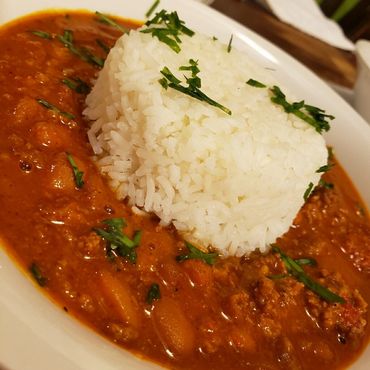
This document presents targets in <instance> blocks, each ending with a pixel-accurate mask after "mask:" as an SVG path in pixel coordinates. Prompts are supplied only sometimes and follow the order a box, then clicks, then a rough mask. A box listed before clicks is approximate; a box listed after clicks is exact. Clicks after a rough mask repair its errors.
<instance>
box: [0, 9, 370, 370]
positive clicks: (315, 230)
mask: <svg viewBox="0 0 370 370" xmlns="http://www.w3.org/2000/svg"><path fill="white" fill-rule="evenodd" d="M122 24H124V25H125V26H128V27H136V26H137V25H135V24H133V23H129V22H127V21H126V22H122ZM65 30H72V31H73V32H72V42H73V45H74V46H76V47H78V48H79V49H78V50H79V51H80V55H78V53H75V52H74V51H73V50H71V48H70V47H68V45H67V46H66V43H65V42H64V43H63V42H61V40H60V37H58V35H59V36H62V38H63V37H64V40H65V38H67V39H69V40H71V38H70V37H71V33H70V32H69V31H68V32H67V33H66V32H65ZM33 31H37V32H33ZM39 31H42V32H43V33H40V32H39ZM120 34H121V32H120V31H119V30H118V29H115V28H114V27H111V26H109V25H107V24H103V23H101V22H98V21H97V19H96V16H94V15H91V14H88V13H79V12H69V13H68V14H61V13H45V14H37V15H33V16H29V17H26V18H23V19H21V20H18V21H16V22H13V23H11V24H9V25H7V26H5V27H3V28H2V29H1V31H0V97H1V102H2V103H1V109H0V122H1V124H0V146H1V152H0V172H1V173H2V174H3V175H2V176H1V177H0V197H1V209H0V235H1V237H2V239H3V241H4V245H5V247H6V249H7V251H8V252H9V253H10V254H11V255H12V256H14V258H15V259H16V261H17V262H19V264H20V265H21V266H22V267H23V268H25V269H27V270H30V271H32V273H33V275H34V277H35V278H36V279H37V281H38V282H39V284H40V285H42V286H43V290H44V291H45V292H46V293H47V294H49V295H50V296H52V297H53V298H54V299H55V301H56V302H57V303H58V304H60V306H61V307H63V308H64V310H65V311H67V312H68V314H71V315H74V316H75V317H77V318H79V319H80V320H81V321H83V322H84V323H86V324H88V325H89V326H91V327H92V328H94V329H95V330H96V331H97V332H99V333H101V334H103V335H104V336H105V337H107V338H109V339H110V340H112V341H114V342H115V343H117V344H119V345H120V346H122V347H123V348H126V349H128V350H130V351H132V352H134V353H137V354H140V355H141V356H145V357H146V358H148V359H151V360H152V361H155V362H158V363H160V364H163V365H164V366H167V367H169V368H173V369H189V370H190V369H198V370H199V369H205V368H207V369H215V370H216V369H227V370H230V369H263V370H267V369H292V370H293V369H294V370H299V369H318V368H323V369H343V368H345V367H346V366H348V365H349V364H350V363H351V362H353V361H354V360H355V359H356V358H357V357H358V355H359V354H360V352H361V351H362V350H363V349H364V347H365V346H366V344H367V342H368V337H369V329H368V324H367V323H368V319H369V308H368V303H369V302H370V284H369V274H370V238H369V236H370V225H369V218H368V215H367V213H366V210H365V209H364V207H363V205H362V203H361V201H360V200H359V197H358V195H357V193H356V191H355V190H354V188H353V186H352V184H351V182H350V180H349V179H348V178H347V176H346V175H345V173H344V171H343V170H342V169H341V167H340V165H339V164H338V163H335V166H334V167H333V168H332V169H331V170H330V171H329V172H328V173H327V174H325V175H324V176H323V178H324V179H325V181H326V183H332V184H333V186H321V187H317V188H316V190H315V191H314V192H313V193H312V195H311V196H310V198H309V199H308V201H307V202H306V204H305V205H304V207H303V208H302V209H301V211H300V212H299V214H298V216H297V217H296V219H295V222H294V225H293V226H292V227H291V229H290V230H289V232H288V233H286V234H285V235H284V236H282V237H281V238H280V239H279V240H278V241H277V244H278V246H279V247H280V248H281V250H283V251H284V253H286V254H287V255H289V256H291V257H292V258H313V259H314V260H315V261H316V262H317V265H316V266H310V265H307V266H304V270H305V272H306V273H307V275H309V276H310V277H311V278H313V279H315V281H317V282H319V283H320V284H321V285H322V286H325V287H326V288H328V289H330V290H331V291H332V292H334V293H336V294H337V295H339V296H340V297H342V298H343V299H344V300H345V302H344V303H330V302H327V301H326V300H324V299H322V298H321V297H319V296H318V295H317V294H315V293H314V292H312V291H311V290H309V289H307V287H306V286H305V285H304V284H303V283H301V282H300V281H298V280H297V279H296V278H295V277H294V276H292V275H291V274H289V273H288V271H287V268H286V265H285V264H284V262H283V261H282V259H281V258H280V256H279V255H278V254H276V253H272V252H270V253H268V254H261V253H259V252H258V251H256V252H254V253H252V254H251V255H249V256H248V257H243V258H236V257H230V258H225V259H218V260H217V262H216V263H215V264H214V265H210V264H207V263H205V262H204V261H202V260H196V259H188V260H185V261H182V262H179V261H178V260H176V257H177V256H178V255H181V254H184V253H186V247H185V246H184V242H183V241H182V239H181V238H180V237H179V236H178V235H177V233H176V231H175V230H174V229H173V228H171V227H170V228H162V227H161V226H159V224H158V220H157V219H156V218H155V217H143V216H139V215H137V214H135V213H133V212H132V210H131V209H130V208H129V207H128V206H127V205H126V204H125V203H123V202H120V201H118V200H117V199H116V198H115V196H114V193H113V192H112V190H111V189H110V188H109V187H108V185H107V181H106V179H104V177H102V176H101V175H100V174H99V171H98V170H97V168H96V167H95V165H94V163H93V160H92V155H93V153H92V150H91V147H90V145H89V144H88V140H87V136H86V131H87V128H88V124H87V122H85V121H84V119H83V117H82V110H83V108H84V100H85V97H86V93H87V92H88V88H89V86H86V84H87V85H90V84H91V81H92V79H93V78H95V77H96V75H97V72H98V71H99V68H100V66H99V63H100V61H101V60H104V58H105V57H106V55H107V48H110V47H112V46H113V45H114V42H115V40H116V39H117V37H119V36H120ZM97 40H99V41H97ZM81 50H82V54H83V55H85V58H84V57H82V58H81ZM84 53H85V54H84ZM86 53H88V54H89V55H90V57H86ZM94 60H95V61H97V62H94ZM66 79H68V80H69V81H72V82H74V83H75V85H74V87H73V86H72V87H71V82H69V85H68V83H67V84H66V83H65V81H64V82H63V80H66ZM81 82H83V83H84V84H85V85H83V86H84V88H81V89H77V88H76V84H77V85H78V84H80V85H81ZM72 85H73V83H72ZM80 85H79V86H80ZM69 158H72V159H73V161H74V164H75V166H76V167H77V169H78V170H79V171H82V172H83V182H84V184H83V186H80V187H78V186H77V183H76V173H74V172H73V168H72V165H71V162H70V160H69ZM111 218H124V219H125V220H126V222H127V226H126V227H125V228H124V233H125V234H126V235H127V236H128V237H129V238H130V239H132V238H133V236H134V234H135V231H136V230H142V236H141V241H140V245H139V246H138V247H137V248H136V249H135V251H136V253H137V256H136V261H134V262H135V263H132V261H130V260H129V259H128V258H124V257H120V256H118V257H116V255H115V254H114V251H113V252H112V250H110V251H108V250H107V242H106V241H105V240H104V239H103V238H102V237H101V236H100V235H98V233H97V231H96V229H97V228H102V229H106V227H107V225H104V224H102V220H105V219H111ZM108 252H110V253H108ZM112 253H113V254H112Z"/></svg>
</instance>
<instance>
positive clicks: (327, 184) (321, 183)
mask: <svg viewBox="0 0 370 370" xmlns="http://www.w3.org/2000/svg"><path fill="white" fill-rule="evenodd" d="M319 186H321V187H322V188H324V189H334V184H332V183H331V182H327V181H325V180H323V179H321V180H320V181H319Z"/></svg>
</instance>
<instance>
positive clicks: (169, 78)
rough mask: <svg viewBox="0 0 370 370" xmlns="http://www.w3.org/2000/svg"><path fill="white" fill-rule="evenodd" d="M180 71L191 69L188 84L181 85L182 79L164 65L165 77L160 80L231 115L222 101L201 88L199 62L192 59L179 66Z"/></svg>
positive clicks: (163, 84) (162, 83)
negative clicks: (209, 95) (213, 97)
mask: <svg viewBox="0 0 370 370" xmlns="http://www.w3.org/2000/svg"><path fill="white" fill-rule="evenodd" d="M179 70H180V71H191V77H185V79H186V83H187V86H184V85H181V81H180V80H179V79H178V78H177V77H175V76H174V74H173V73H172V72H171V71H170V70H169V69H168V68H167V67H164V68H163V69H162V70H161V74H162V75H163V76H164V78H162V79H160V80H159V81H158V82H159V83H160V84H161V85H162V86H163V87H164V88H165V89H167V88H168V87H170V88H172V89H174V90H177V91H179V92H182V93H183V94H185V95H188V96H191V97H192V98H195V99H197V100H199V101H203V102H205V103H207V104H209V105H212V106H214V107H216V108H219V109H221V110H222V111H223V112H225V113H226V114H229V115H231V110H230V109H228V108H226V107H224V106H223V105H221V104H220V103H217V102H216V101H215V100H213V99H211V98H210V97H208V96H207V95H206V94H204V93H203V92H202V91H201V90H200V87H201V80H200V78H199V77H198V76H197V74H198V73H199V72H200V70H199V68H198V62H197V61H195V60H193V59H190V60H189V65H188V66H181V67H180V68H179Z"/></svg>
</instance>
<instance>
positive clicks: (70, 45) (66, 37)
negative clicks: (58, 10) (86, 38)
mask: <svg viewBox="0 0 370 370" xmlns="http://www.w3.org/2000/svg"><path fill="white" fill-rule="evenodd" d="M57 39H58V40H59V41H60V42H61V43H62V44H63V45H64V46H65V47H66V48H67V49H68V50H69V51H70V52H71V53H72V54H74V55H76V56H78V57H79V58H80V59H82V60H83V61H85V62H88V63H90V64H92V65H94V66H97V67H100V68H101V67H103V66H104V59H102V58H100V57H98V56H96V55H94V54H92V53H91V52H90V51H89V50H87V49H86V48H84V47H77V46H75V44H74V40H73V31H71V30H64V33H63V35H58V36H57Z"/></svg>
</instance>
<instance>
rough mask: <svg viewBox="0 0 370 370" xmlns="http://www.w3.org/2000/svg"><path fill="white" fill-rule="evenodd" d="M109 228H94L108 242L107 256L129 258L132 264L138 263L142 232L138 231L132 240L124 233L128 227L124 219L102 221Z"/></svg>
mask: <svg viewBox="0 0 370 370" xmlns="http://www.w3.org/2000/svg"><path fill="white" fill-rule="evenodd" d="M102 223H103V224H104V225H106V226H107V228H106V229H100V228H93V231H95V232H96V233H97V234H98V235H99V236H100V237H102V238H103V239H105V241H106V242H107V256H108V257H110V258H115V257H117V256H121V257H125V258H127V259H128V260H129V261H130V262H131V263H135V262H136V257H137V255H136V248H137V247H138V246H139V244H140V241H141V231H136V232H135V233H134V237H133V238H132V239H130V238H129V237H128V236H127V235H125V234H124V233H123V232H122V229H123V228H124V227H125V226H126V221H125V220H124V219H123V218H111V219H108V220H104V221H102Z"/></svg>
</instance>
